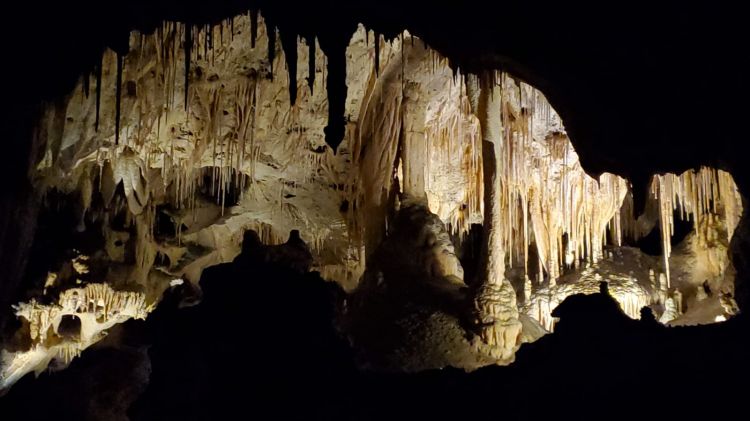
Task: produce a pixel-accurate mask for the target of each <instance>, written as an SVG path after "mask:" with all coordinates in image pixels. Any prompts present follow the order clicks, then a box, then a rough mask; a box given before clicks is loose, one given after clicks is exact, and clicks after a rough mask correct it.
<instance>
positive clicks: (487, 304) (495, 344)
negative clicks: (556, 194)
mask: <svg viewBox="0 0 750 421" xmlns="http://www.w3.org/2000/svg"><path fill="white" fill-rule="evenodd" d="M501 105H502V103H501V92H500V87H499V85H498V83H497V82H496V80H495V77H494V75H492V74H486V75H484V76H483V77H482V79H481V92H480V97H479V107H478V112H479V113H478V114H479V119H480V122H481V124H482V139H483V141H482V166H483V176H484V239H483V244H482V255H481V256H482V257H481V259H482V260H481V266H480V272H479V279H478V282H477V285H478V287H477V289H476V291H475V294H474V310H475V316H476V320H475V322H476V324H477V333H478V337H479V341H478V343H477V345H478V346H479V348H480V350H481V351H483V352H486V353H488V354H489V355H491V356H492V357H494V358H497V359H499V360H504V361H510V360H512V358H513V355H514V353H515V350H516V349H517V347H518V345H519V343H520V337H521V322H520V321H519V320H518V308H517V306H516V293H515V291H514V290H513V286H512V285H511V284H510V282H509V281H508V280H507V279H505V250H504V249H503V242H502V238H503V237H502V230H503V229H506V227H503V225H502V220H503V219H502V216H503V209H502V206H501V201H500V197H499V195H500V192H501V189H500V183H501V179H500V174H499V173H500V171H499V168H498V159H497V157H498V156H500V148H501V143H502V141H503V135H502V127H501V123H502V120H501V115H500V109H501V108H500V107H501Z"/></svg>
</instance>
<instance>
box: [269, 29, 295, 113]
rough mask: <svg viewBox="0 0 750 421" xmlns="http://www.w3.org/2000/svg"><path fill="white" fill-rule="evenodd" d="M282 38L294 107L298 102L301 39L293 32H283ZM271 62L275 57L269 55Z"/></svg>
mask: <svg viewBox="0 0 750 421" xmlns="http://www.w3.org/2000/svg"><path fill="white" fill-rule="evenodd" d="M280 36H281V48H282V49H283V50H284V57H285V58H286V69H287V73H288V74H289V103H290V105H291V106H294V104H295V102H297V40H298V38H299V37H298V36H297V34H295V33H293V32H291V31H281V32H280ZM269 39H270V38H269ZM269 43H270V41H269ZM269 52H270V45H269ZM269 60H273V55H269ZM271 66H273V64H271Z"/></svg>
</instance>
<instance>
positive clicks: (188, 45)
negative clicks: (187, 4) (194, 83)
mask: <svg viewBox="0 0 750 421" xmlns="http://www.w3.org/2000/svg"><path fill="white" fill-rule="evenodd" d="M191 32H192V26H191V25H190V24H185V46H184V50H185V111H187V110H188V108H189V107H188V104H189V101H188V98H189V96H190V61H191V56H190V51H191V48H192V46H193V37H192V34H191Z"/></svg>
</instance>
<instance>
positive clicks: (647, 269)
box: [0, 15, 743, 389]
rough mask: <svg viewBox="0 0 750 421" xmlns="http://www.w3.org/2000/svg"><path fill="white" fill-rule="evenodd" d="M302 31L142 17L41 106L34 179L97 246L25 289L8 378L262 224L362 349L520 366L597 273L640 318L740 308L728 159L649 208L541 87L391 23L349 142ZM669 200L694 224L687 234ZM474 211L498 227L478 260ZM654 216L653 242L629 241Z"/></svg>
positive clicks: (660, 185)
mask: <svg viewBox="0 0 750 421" xmlns="http://www.w3.org/2000/svg"><path fill="white" fill-rule="evenodd" d="M248 34H253V35H252V36H253V39H254V40H255V44H254V45H253V44H252V43H250V42H248ZM289 39H290V38H285V34H284V33H283V32H277V31H276V29H275V28H270V27H267V26H266V24H265V21H264V19H263V18H262V16H261V17H260V18H258V20H257V22H256V24H253V23H252V19H251V17H249V16H245V15H242V16H238V17H236V18H235V19H233V20H231V21H223V22H222V23H220V24H219V25H214V26H206V27H190V26H185V25H183V24H175V23H164V24H162V25H161V26H160V27H158V28H157V29H156V31H155V32H154V33H152V34H148V35H141V34H138V33H133V34H131V36H130V40H129V47H130V52H129V53H128V54H127V55H118V54H116V53H115V52H113V51H110V50H107V51H106V52H105V53H104V55H103V56H102V61H101V64H100V65H99V66H100V67H98V68H97V69H96V70H97V71H96V72H95V73H98V72H100V73H101V76H100V77H93V76H94V75H87V76H85V77H83V78H81V80H80V81H79V84H78V85H77V86H76V87H75V89H74V90H73V91H72V92H71V93H70V94H69V95H68V96H67V97H66V98H65V99H64V101H59V102H56V103H53V104H49V105H48V106H47V107H46V108H45V109H44V113H43V116H42V118H41V121H40V123H39V128H38V133H37V138H36V140H35V141H36V142H37V145H36V146H37V147H38V149H39V150H40V151H42V153H40V159H39V160H38V162H36V163H35V164H36V165H35V168H34V171H33V172H32V179H33V184H34V188H35V189H36V190H37V192H38V193H39V194H40V195H44V194H47V195H50V196H52V195H59V196H60V197H61V199H59V200H60V201H62V202H64V203H68V204H69V205H70V204H71V203H72V204H73V205H72V207H73V208H74V209H75V213H76V215H75V216H76V224H75V229H76V231H78V232H82V233H94V234H95V235H98V236H99V237H101V239H102V244H101V245H98V249H97V253H96V254H94V255H92V257H91V263H90V265H91V266H92V268H95V269H97V270H96V271H95V272H96V273H92V274H90V276H89V278H88V279H86V280H84V281H83V282H78V283H76V281H77V279H75V277H72V278H71V277H70V269H69V268H68V266H69V265H68V266H60V265H53V264H50V267H48V268H46V269H47V272H48V277H47V278H46V279H45V280H41V279H40V280H37V281H40V282H46V281H49V284H50V285H49V286H50V287H55V288H58V289H59V291H57V292H59V301H58V304H39V302H41V301H34V300H33V299H32V300H31V301H29V302H28V303H21V304H19V306H18V310H17V315H18V316H19V317H21V318H23V319H25V320H26V321H28V324H29V326H30V327H29V329H30V330H29V340H30V341H31V345H30V346H29V345H28V344H27V345H26V348H25V349H6V351H4V353H3V367H2V369H3V371H2V373H1V374H0V381H1V383H0V389H3V388H7V387H9V386H10V385H12V384H13V383H14V382H15V381H17V380H18V379H19V378H20V377H21V376H22V375H23V374H25V373H27V372H30V371H36V372H37V373H38V372H39V371H40V370H43V369H44V368H45V367H46V366H47V365H48V364H49V363H50V361H51V360H53V359H55V360H59V361H60V362H61V364H59V365H60V366H65V365H67V364H68V363H70V360H71V359H72V358H73V357H77V356H79V355H80V353H81V352H82V351H83V350H84V349H85V348H87V347H89V346H90V345H92V344H94V343H95V342H97V341H98V340H99V339H100V338H101V336H102V334H103V333H104V332H106V331H107V329H110V328H111V327H112V326H113V325H114V324H116V323H121V322H123V321H125V320H127V319H129V318H145V317H146V316H147V314H148V313H149V312H150V311H151V310H152V309H153V308H154V306H157V305H158V302H159V300H160V299H161V297H162V293H163V292H164V291H165V290H166V289H167V288H168V287H169V286H170V285H172V286H175V285H177V284H175V283H174V282H176V281H179V280H184V281H185V282H187V283H188V285H189V287H190V288H193V289H194V290H198V289H199V287H201V286H202V285H199V281H200V280H201V277H202V274H203V272H204V271H205V270H206V269H207V268H210V267H212V266H216V265H219V264H224V263H228V262H231V261H233V259H235V258H236V257H237V255H238V253H240V249H241V246H242V244H241V243H242V239H243V237H245V232H246V231H247V230H253V231H255V232H257V238H258V240H259V241H260V243H262V245H274V246H279V247H281V248H278V249H274V248H271V249H268V250H267V251H266V252H265V253H266V254H264V259H262V262H263V264H280V265H286V266H290V267H293V268H294V269H295V270H296V271H297V272H303V273H304V272H307V271H309V270H314V271H317V272H319V273H320V276H321V277H322V278H324V279H326V280H329V281H334V282H336V283H337V284H338V285H339V286H340V287H341V288H343V290H345V291H347V292H349V293H350V295H349V296H347V297H346V298H342V299H341V301H342V303H343V304H341V307H342V309H341V314H339V318H340V319H341V320H340V322H341V325H342V327H343V328H344V332H343V334H344V335H348V336H350V338H351V340H352V344H353V345H354V348H355V349H356V350H358V351H359V352H360V353H361V355H363V356H364V357H363V358H364V359H365V361H364V362H363V363H362V365H363V366H367V367H374V368H379V369H388V370H394V371H398V370H404V371H420V370H424V369H429V368H443V367H447V366H453V367H459V368H463V369H466V370H473V369H476V368H478V367H481V366H484V365H489V364H500V365H505V364H509V363H510V362H512V361H513V360H514V358H515V354H516V352H517V351H518V349H519V347H521V346H522V343H525V342H532V341H533V340H536V339H538V338H539V337H540V336H541V334H542V333H543V332H544V331H545V330H546V331H552V330H553V328H554V318H553V315H552V314H553V311H554V309H555V308H556V307H557V306H558V305H559V304H560V303H562V302H563V301H564V300H565V298H567V297H569V296H571V295H575V294H589V295H590V294H594V293H596V292H598V291H599V284H600V282H602V281H605V282H608V283H609V291H610V294H611V295H612V297H613V298H614V299H615V300H616V302H617V303H619V306H620V308H621V309H622V310H623V311H624V313H625V314H626V315H628V316H629V317H631V318H633V319H637V318H638V317H639V316H640V310H641V308H642V307H644V306H651V307H652V308H653V309H654V314H655V316H656V318H657V319H658V320H659V321H661V322H662V323H669V324H672V325H682V324H706V323H711V322H714V321H716V320H718V319H721V318H724V319H726V318H729V317H731V316H732V315H733V314H734V313H736V311H737V310H736V305H735V304H734V302H733V298H732V296H733V293H734V269H733V267H732V264H731V262H730V259H729V255H728V254H729V241H730V239H731V238H732V235H733V233H734V232H735V231H736V230H737V229H738V228H737V226H738V223H739V219H740V216H741V215H742V212H743V210H742V201H741V197H740V195H739V192H738V189H737V186H736V185H735V183H734V180H733V179H732V177H731V176H730V175H729V173H727V172H725V171H721V170H715V169H711V168H707V167H702V168H700V169H699V170H697V171H688V172H685V173H683V174H680V175H673V174H663V175H656V176H655V177H654V178H653V181H652V183H651V190H650V192H649V193H650V195H649V198H648V203H647V205H646V212H645V213H644V214H643V215H634V214H633V206H632V205H633V197H632V195H633V192H632V189H631V188H630V186H629V183H628V181H627V180H625V179H624V178H621V177H618V176H616V175H614V174H610V173H603V174H601V175H599V176H598V177H596V178H594V177H591V176H590V175H588V174H587V173H586V172H585V171H584V169H583V167H582V166H581V163H580V162H579V158H578V155H577V154H576V152H575V151H574V149H573V147H572V144H571V142H570V140H569V139H568V136H567V134H566V131H565V128H564V126H563V123H562V119H561V118H560V116H559V115H558V114H557V113H556V112H555V111H554V110H553V109H552V107H551V106H550V104H549V103H548V101H547V99H546V98H545V97H544V95H543V94H542V93H541V92H540V91H539V90H537V89H535V88H533V87H532V86H531V85H529V84H527V83H525V82H523V81H521V80H520V79H518V78H515V77H513V76H512V75H510V74H508V73H504V72H485V73H482V74H480V75H473V74H464V73H462V72H461V70H460V69H452V68H451V67H450V66H449V63H448V61H447V60H446V59H445V58H444V57H442V56H441V55H440V54H438V53H437V52H436V51H434V50H433V49H431V48H430V47H429V46H428V45H426V44H425V43H423V42H422V40H420V39H418V38H416V37H412V36H411V35H410V34H409V33H408V32H403V33H402V34H401V35H400V36H398V37H396V38H394V39H392V40H386V39H385V38H384V37H382V36H381V35H379V34H375V33H374V32H372V31H369V32H368V31H367V30H366V29H365V28H364V27H363V26H361V25H360V26H359V27H358V28H357V30H356V31H355V32H354V33H353V34H352V38H351V40H350V42H349V44H348V46H347V48H346V84H347V87H348V91H347V92H348V94H347V97H346V101H345V104H344V105H345V110H344V112H345V117H346V120H345V122H346V124H345V132H344V135H343V138H342V139H339V141H340V144H339V145H338V147H337V149H336V150H335V151H334V150H333V148H332V147H331V145H330V144H329V143H327V142H326V140H327V134H326V127H327V125H328V124H329V106H330V104H329V98H328V96H327V92H326V83H327V82H326V81H327V78H326V76H327V72H329V70H330V69H329V68H328V66H327V60H328V58H327V57H326V56H325V54H324V53H323V50H322V49H321V48H320V45H319V44H318V43H317V41H316V40H315V39H307V38H300V39H297V37H296V36H295V37H292V38H291V45H289V44H288V42H289ZM284 40H286V41H284ZM282 47H283V48H282ZM113 87H116V88H117V89H113ZM50 207H51V206H50ZM675 211H677V212H679V215H681V216H684V217H686V218H691V219H692V220H693V221H694V230H693V232H691V233H690V234H688V236H687V237H686V238H685V240H684V241H683V242H682V243H680V244H678V245H675V246H674V247H673V246H672V244H671V241H670V240H671V238H672V235H673V234H674V220H675V219H674V218H675V214H674V213H675ZM472 224H483V236H482V239H481V244H480V246H479V250H480V251H479V257H478V259H477V261H476V262H475V266H476V267H475V268H474V270H472V271H469V270H467V268H466V267H464V266H463V265H462V263H461V257H462V256H461V251H462V250H468V249H469V244H468V243H469V241H470V239H469V233H470V231H471V229H472ZM657 226H658V229H659V232H660V236H661V250H662V253H661V258H660V259H659V258H655V257H651V256H645V255H643V254H642V253H641V252H640V251H638V250H635V249H631V248H629V247H625V245H627V244H630V243H633V242H635V241H637V240H639V239H640V238H643V237H645V236H647V235H648V234H649V233H650V232H651V231H652V230H653V229H655V227H657ZM290 232H292V233H294V234H292V236H291V237H289V233H290ZM245 238H247V237H245ZM287 238H289V240H287ZM285 241H286V243H284V242H285ZM282 244H283V245H282ZM264 250H265V249H264ZM79 263H80V262H79ZM75 264H76V262H72V263H71V265H73V266H75ZM66 265H67V264H66ZM66 268H67V269H66ZM74 270H76V271H78V269H75V268H74ZM66 271H67V272H66ZM469 272H470V273H472V275H473V278H471V279H468V278H467V277H466V275H465V274H467V273H469ZM519 274H520V275H519ZM60 280H62V281H60ZM177 283H179V282H177ZM79 284H80V285H79ZM186 288H187V287H186ZM76 294H77V295H79V299H80V300H81V301H80V303H79V302H75V299H74V295H76ZM196 294H197V293H196ZM32 295H33V294H32ZM38 295H39V296H38V297H36V298H39V299H40V300H41V299H42V297H45V298H46V299H49V298H50V297H54V292H53V291H41V293H40V294H38ZM80 297H83V298H80ZM92 297H93V298H92ZM48 301H49V300H48ZM81 303H86V304H85V305H84V304H81ZM91 303H93V304H91ZM82 306H83V307H82ZM69 315H71V316H75V317H77V318H79V319H80V334H79V336H76V335H75V334H74V333H71V332H74V331H75V329H73V328H66V327H65V326H67V325H68V323H73V322H69V321H66V322H65V324H63V326H64V328H63V329H62V331H60V324H61V319H62V318H63V316H69ZM50 329H51V330H50ZM384 332H388V333H391V334H392V335H393V336H392V337H390V338H387V339H388V340H387V341H386V340H384V338H383V337H380V336H379V334H381V333H384ZM23 333H25V331H24V330H23V328H22V330H19V336H23V335H22V334H23ZM381 342H382V343H381Z"/></svg>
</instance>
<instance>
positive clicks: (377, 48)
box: [374, 31, 380, 77]
mask: <svg viewBox="0 0 750 421" xmlns="http://www.w3.org/2000/svg"><path fill="white" fill-rule="evenodd" d="M374 42H375V76H376V77H379V76H380V34H379V33H378V32H377V31H376V32H375V36H374Z"/></svg>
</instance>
